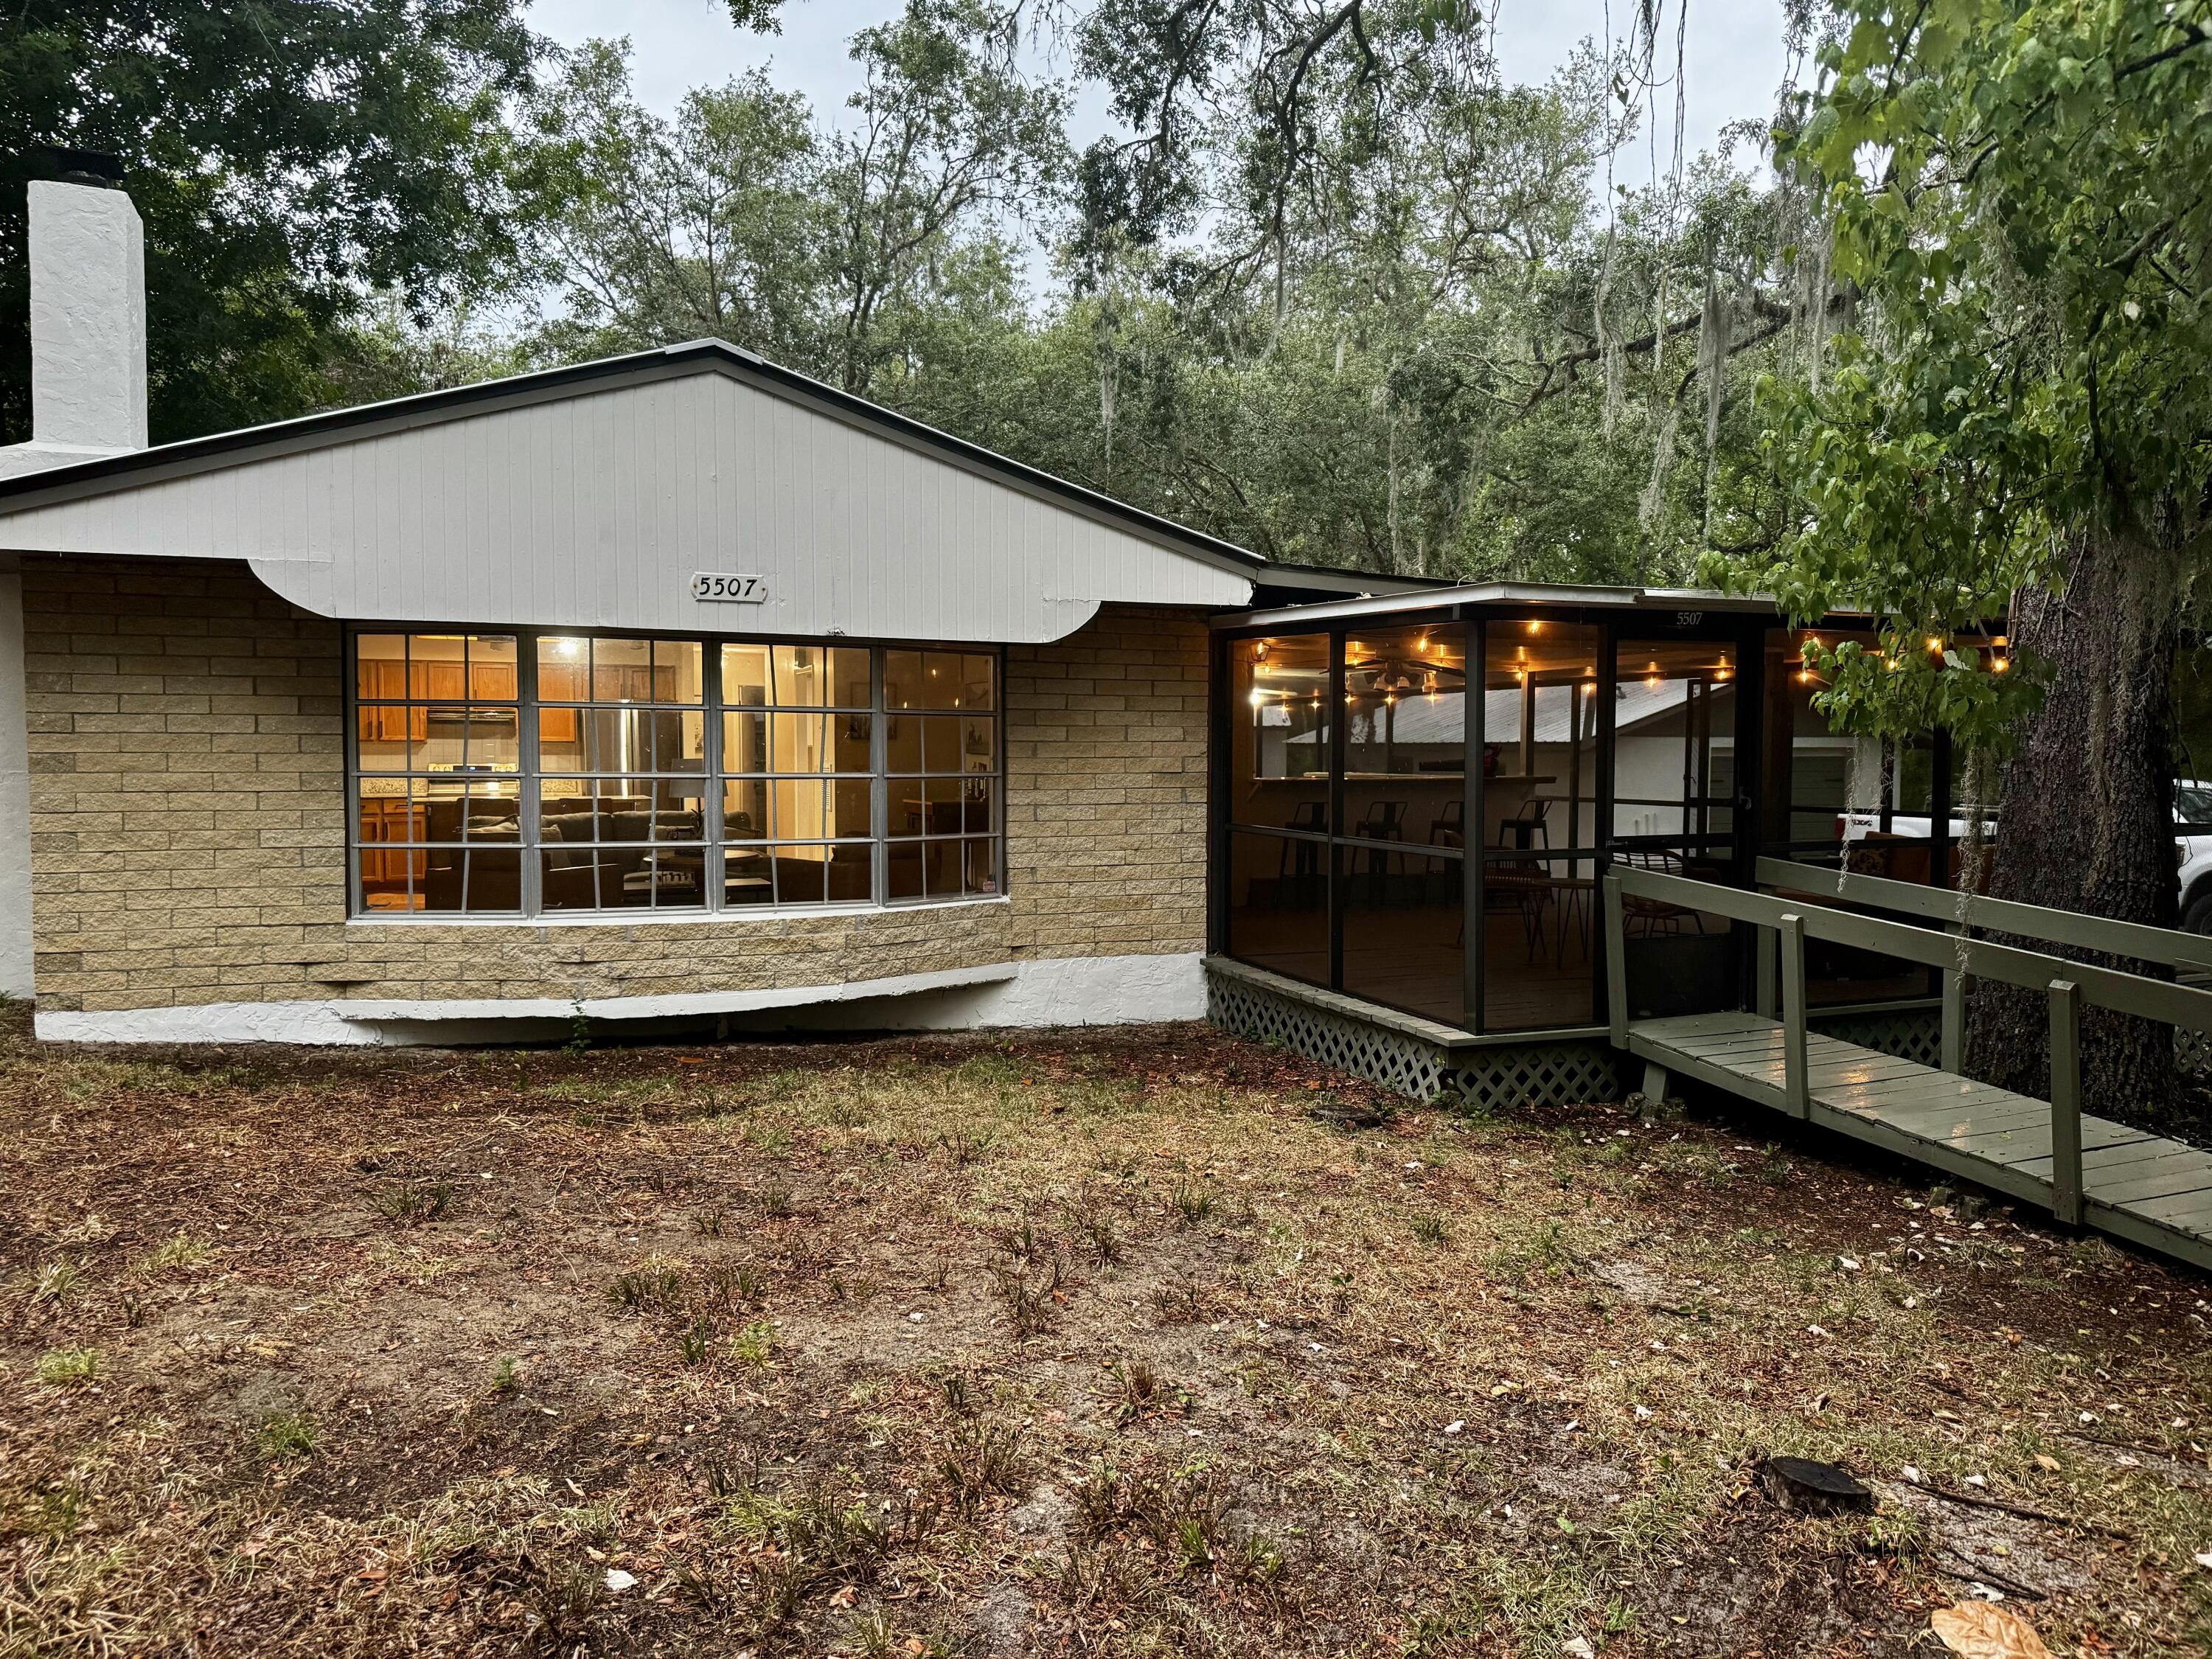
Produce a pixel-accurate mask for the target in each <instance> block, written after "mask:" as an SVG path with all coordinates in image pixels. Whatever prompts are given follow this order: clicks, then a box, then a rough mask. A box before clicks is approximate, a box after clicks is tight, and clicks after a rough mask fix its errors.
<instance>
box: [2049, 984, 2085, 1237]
mask: <svg viewBox="0 0 2212 1659" xmlns="http://www.w3.org/2000/svg"><path fill="white" fill-rule="evenodd" d="M2051 1215H2052V1216H2053V1217H2054V1218H2056V1219H2057V1220H2058V1221H2059V1222H2061V1223H2062V1224H2063V1225H2066V1226H2069V1227H2078V1226H2080V1225H2081V987H2080V986H2078V985H2076V984H2075V983H2074V981H2071V980H2064V979H2054V980H2052V981H2051Z"/></svg>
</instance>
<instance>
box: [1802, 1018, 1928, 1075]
mask: <svg viewBox="0 0 2212 1659" xmlns="http://www.w3.org/2000/svg"><path fill="white" fill-rule="evenodd" d="M1805 1024H1806V1025H1807V1026H1808V1028H1809V1029H1810V1030H1815V1031H1818V1032H1819V1033H1820V1035H1821V1036H1830V1037H1833V1038H1835V1039H1836V1041H1837V1042H1850V1043H1856V1044H1857V1045H1858V1047H1860V1048H1871V1049H1873V1050H1874V1051H1875V1053H1876V1054H1895V1055H1896V1056H1897V1057H1898V1058H1899V1060H1915V1061H1917V1062H1918V1063H1919V1064H1921V1065H1923V1066H1941V1065H1942V1063H1943V1015H1942V1011H1941V1010H1939V1009H1935V1008H1888V1009H1884V1010H1883V1011H1882V1012H1880V1013H1873V1014H1855V1013H1852V1012H1850V1011H1848V1010H1844V1011H1842V1012H1836V1013H1832V1014H1824V1013H1819V1012H1811V1011H1808V1012H1807V1015H1806V1018H1805Z"/></svg>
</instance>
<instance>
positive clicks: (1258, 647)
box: [1252, 640, 1267, 662]
mask: <svg viewBox="0 0 2212 1659" xmlns="http://www.w3.org/2000/svg"><path fill="white" fill-rule="evenodd" d="M1252 660H1253V661H1254V662H1265V661H1267V641H1265V640H1255V641H1252Z"/></svg>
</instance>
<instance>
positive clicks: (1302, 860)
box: [1275, 800, 1328, 906]
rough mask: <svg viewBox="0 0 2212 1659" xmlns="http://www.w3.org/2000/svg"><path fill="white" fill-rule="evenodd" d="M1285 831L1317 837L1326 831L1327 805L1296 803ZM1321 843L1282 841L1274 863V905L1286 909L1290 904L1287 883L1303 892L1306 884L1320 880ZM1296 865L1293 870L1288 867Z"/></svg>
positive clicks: (1322, 803)
mask: <svg viewBox="0 0 2212 1659" xmlns="http://www.w3.org/2000/svg"><path fill="white" fill-rule="evenodd" d="M1283 827H1284V828H1285V829H1303V830H1305V831H1307V832H1308V833H1310V834H1312V835H1316V836H1317V835H1320V834H1322V832H1323V831H1325V830H1326V829H1328V802H1327V801H1325V800H1306V801H1300V802H1299V803H1298V805H1297V810H1295V811H1292V812H1291V817H1290V822H1289V823H1285V825H1284V826H1283ZM1321 850H1322V849H1321V843H1320V842H1311V841H1285V842H1284V843H1283V851H1282V856H1281V857H1280V858H1279V859H1278V860H1276V864H1275V902H1276V903H1277V904H1278V905H1283V906H1287V905H1288V904H1289V903H1290V902H1291V899H1290V894H1291V890H1292V888H1291V884H1292V882H1293V881H1295V882H1296V883H1297V890H1298V891H1299V892H1300V893H1303V892H1304V890H1306V885H1307V884H1308V883H1309V882H1318V881H1319V880H1320V879H1321ZM1293 865H1295V866H1296V868H1295V869H1294V868H1293V867H1292V866H1293Z"/></svg>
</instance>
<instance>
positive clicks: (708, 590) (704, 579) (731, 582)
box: [691, 570, 768, 605]
mask: <svg viewBox="0 0 2212 1659" xmlns="http://www.w3.org/2000/svg"><path fill="white" fill-rule="evenodd" d="M691 597H692V598H693V599H700V600H703V601H707V602H710V603H720V604H725V605H765V604H767V603H768V578H767V577H765V576H732V575H728V574H725V573H723V572H721V571H719V570H702V571H699V572H697V573H696V574H694V575H693V576H692V578H691Z"/></svg>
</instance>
